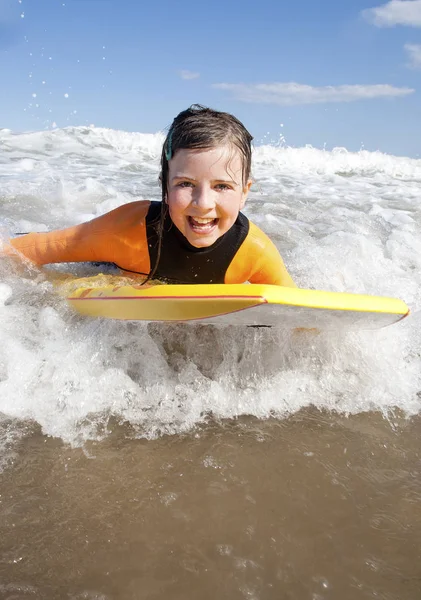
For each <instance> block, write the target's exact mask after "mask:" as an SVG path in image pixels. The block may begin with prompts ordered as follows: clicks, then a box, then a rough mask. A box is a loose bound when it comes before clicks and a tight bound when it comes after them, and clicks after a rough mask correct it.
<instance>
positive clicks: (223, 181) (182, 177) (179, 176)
mask: <svg viewBox="0 0 421 600" xmlns="http://www.w3.org/2000/svg"><path fill="white" fill-rule="evenodd" d="M175 179H188V180H189V181H196V180H195V179H194V177H189V176H188V175H174V177H172V178H171V181H174V180H175ZM212 181H213V182H214V183H231V184H234V185H239V183H237V182H236V181H234V179H213V180H212Z"/></svg>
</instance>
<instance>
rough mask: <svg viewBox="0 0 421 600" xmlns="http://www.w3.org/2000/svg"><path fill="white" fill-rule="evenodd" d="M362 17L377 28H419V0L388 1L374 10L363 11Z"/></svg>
mask: <svg viewBox="0 0 421 600" xmlns="http://www.w3.org/2000/svg"><path fill="white" fill-rule="evenodd" d="M362 15H363V17H364V18H365V19H367V21H370V23H373V24H374V25H377V27H393V26H394V25H409V26H411V27H421V0H390V2H387V3H386V4H382V5H381V6H377V7H376V8H368V9H367V10H363V11H362Z"/></svg>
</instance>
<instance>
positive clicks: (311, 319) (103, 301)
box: [62, 275, 409, 329]
mask: <svg viewBox="0 0 421 600" xmlns="http://www.w3.org/2000/svg"><path fill="white" fill-rule="evenodd" d="M108 279H110V278H108ZM111 279H112V278H111ZM62 290H63V291H64V293H65V295H66V297H67V300H68V302H69V303H70V305H71V306H72V307H73V308H74V309H75V310H76V311H77V312H79V313H81V314H83V315H87V316H90V317H103V318H109V319H124V320H133V321H170V322H184V321H192V322H202V323H214V324H233V325H261V326H268V325H286V326H291V327H320V328H324V329H326V328H335V329H336V328H338V327H341V326H344V327H347V328H358V329H377V328H379V327H384V326H386V325H390V324H392V323H396V322H397V321H400V320H401V319H402V318H404V317H405V316H406V315H408V314H409V309H408V307H407V305H406V304H405V303H404V302H403V301H402V300H399V299H397V298H388V297H383V296H370V295H362V294H350V293H343V292H325V291H320V290H307V289H298V288H288V287H281V286H275V285H260V284H209V285H200V284H199V285H162V284H158V285H150V284H147V285H144V286H142V285H138V284H136V283H133V284H131V285H127V284H126V283H125V282H124V280H122V278H118V281H117V283H116V282H115V281H111V283H108V284H107V277H106V276H104V275H98V276H96V277H90V278H85V279H77V280H73V281H72V282H70V284H69V283H67V284H65V285H64V286H62Z"/></svg>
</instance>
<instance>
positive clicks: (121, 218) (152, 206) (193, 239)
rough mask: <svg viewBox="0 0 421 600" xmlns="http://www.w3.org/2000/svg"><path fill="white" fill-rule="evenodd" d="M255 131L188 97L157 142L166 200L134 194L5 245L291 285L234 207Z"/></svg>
mask: <svg viewBox="0 0 421 600" xmlns="http://www.w3.org/2000/svg"><path fill="white" fill-rule="evenodd" d="M252 139H253V138H252V136H251V135H250V134H249V132H248V131H247V130H246V129H245V127H244V126H243V124H242V123H241V122H240V121H238V119H236V118H235V117H234V116H232V115H230V114H228V113H224V112H219V111H215V110H212V109H210V108H205V107H203V106H200V105H193V106H191V107H190V108H189V109H187V110H185V111H183V112H181V113H180V114H179V115H178V116H177V117H176V118H175V119H174V121H173V123H172V125H171V127H170V130H169V132H168V135H167V137H166V140H165V142H164V145H163V149H162V156H161V177H160V179H161V184H162V202H150V201H147V200H142V201H138V202H131V203H129V204H124V205H123V206H120V207H119V208H116V209H115V210H112V211H111V212H109V213H107V214H105V215H103V216H101V217H98V218H96V219H93V220H92V221H89V222H88V223H83V224H81V225H77V226H75V227H70V228H68V229H64V230H60V231H52V232H50V233H30V234H27V235H24V236H22V237H20V238H14V239H12V240H10V246H11V248H9V252H8V253H9V254H10V253H14V252H15V251H17V252H18V253H20V254H22V255H23V256H24V257H26V258H27V259H29V260H30V261H32V262H34V263H36V264H38V265H43V264H47V263H58V262H60V263H61V262H87V261H99V262H110V263H114V264H115V265H116V266H117V267H119V268H121V269H123V270H124V271H128V272H130V273H137V274H140V275H143V276H145V282H146V281H148V280H150V279H160V280H164V281H167V282H171V283H244V282H246V281H248V282H250V283H268V284H275V285H283V286H290V287H296V286H295V284H294V282H293V280H292V279H291V277H290V275H289V274H288V272H287V270H286V268H285V266H284V263H283V261H282V258H281V257H280V255H279V253H278V251H277V249H276V247H275V245H274V244H273V243H272V242H271V241H270V240H269V238H268V237H267V236H266V235H265V234H264V233H263V232H262V231H261V230H260V229H258V227H256V225H254V224H253V223H252V222H251V221H249V220H248V219H247V218H246V217H245V216H244V215H243V214H242V213H241V212H240V210H241V209H242V208H243V207H244V204H245V201H246V198H247V195H248V192H249V190H250V186H251V183H252V182H251V179H250V170H251V140H252Z"/></svg>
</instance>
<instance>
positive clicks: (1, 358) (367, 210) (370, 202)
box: [0, 127, 421, 600]
mask: <svg viewBox="0 0 421 600" xmlns="http://www.w3.org/2000/svg"><path fill="white" fill-rule="evenodd" d="M162 141H163V136H162V134H160V133H158V134H155V135H149V134H140V133H127V132H120V131H114V130H107V129H98V128H94V127H89V128H88V127H77V128H66V129H57V130H53V131H42V132H33V133H23V134H15V133H13V132H12V131H9V130H5V129H3V130H1V131H0V248H1V243H2V241H4V240H5V239H7V237H8V236H9V235H13V234H15V233H18V232H26V231H47V230H50V229H53V228H61V227H65V226H69V225H73V224H76V223H79V222H82V221H84V220H88V219H90V218H93V217H95V216H98V215H100V214H103V213H104V212H106V211H109V210H111V209H113V208H115V207H116V206H119V205H121V204H123V203H125V202H130V201H133V200H136V199H152V200H156V199H160V188H159V185H158V176H159V155H160V151H161V145H162ZM253 177H254V181H255V183H254V185H253V188H252V192H251V194H250V197H249V200H248V202H247V204H246V208H245V211H244V212H245V214H246V215H247V216H248V217H249V218H250V219H251V220H253V221H254V222H255V223H256V224H257V225H259V226H260V227H261V228H262V229H263V230H264V231H265V232H266V233H268V234H269V235H270V237H271V238H272V239H273V240H274V242H275V243H276V245H277V246H278V248H279V250H280V252H281V254H282V256H283V258H284V261H285V263H286V265H287V267H288V269H289V271H290V273H291V274H292V276H293V278H294V279H295V281H296V282H297V284H298V285H299V286H300V287H308V288H315V289H324V290H332V291H348V292H357V293H369V294H376V295H385V296H396V297H399V298H401V299H403V300H404V301H405V302H406V303H407V304H408V306H409V307H410V309H411V315H410V317H409V318H407V319H405V320H404V321H403V322H401V323H398V324H396V325H393V326H391V327H387V328H385V329H382V330H378V331H374V332H373V331H358V332H355V331H354V332H347V331H345V330H338V331H337V332H322V333H321V334H319V335H316V336H314V335H311V334H310V333H304V334H301V335H297V334H296V333H294V332H291V331H289V330H288V329H287V328H285V327H282V326H280V327H279V328H278V327H275V328H272V329H245V328H240V327H214V326H203V325H178V324H176V325H165V324H157V323H154V324H142V323H124V322H112V321H105V320H104V321H103V320H93V319H86V318H82V317H80V316H78V315H75V314H74V313H72V311H71V310H70V308H69V307H68V306H67V305H66V303H65V301H64V300H63V299H62V298H61V297H60V296H59V295H58V294H57V291H56V289H55V286H54V280H57V278H59V277H60V273H72V274H77V275H85V274H86V275H88V274H92V273H93V272H95V271H94V268H93V267H90V266H89V265H75V264H72V265H56V266H51V267H45V268H43V269H38V268H35V267H33V266H31V265H27V264H22V265H19V264H16V263H15V262H12V261H11V260H9V259H6V258H2V259H0V340H1V344H0V465H1V469H2V474H1V477H2V483H1V498H0V500H1V504H0V514H2V518H1V519H0V522H1V523H0V554H1V556H2V558H1V559H0V597H1V598H3V597H4V598H9V599H12V598H14V599H16V598H77V599H82V598H83V599H91V598H92V599H94V598H95V599H96V598H97V599H104V598H105V599H111V598H112V599H119V600H120V599H121V600H126V599H131V598H133V599H135V598H168V597H171V598H186V597H188V598H195V597H202V598H215V597H219V598H256V599H257V598H259V599H260V598H262V599H266V598H277V599H278V598H295V599H301V598H302V599H307V598H308V599H310V600H321V599H324V598H326V599H329V598H338V597H340V598H343V599H345V600H346V599H347V598H350V599H351V598H382V599H385V600H389V599H392V598H393V599H396V598H400V599H406V598H407V599H410V600H412V599H414V600H415V599H416V598H419V597H420V595H421V570H420V567H419V564H421V563H420V558H421V556H420V549H421V518H420V511H419V506H420V501H421V482H420V470H421V469H420V467H421V457H420V442H419V440H420V436H421V420H420V417H419V414H420V410H421V313H420V307H421V204H420V186H421V160H414V159H409V158H405V157H394V156H389V155H385V154H382V153H380V152H377V153H373V152H366V151H360V152H358V153H351V152H348V151H347V150H346V149H344V148H336V149H334V150H333V151H322V150H318V149H315V148H312V147H306V148H288V147H275V146H270V145H266V146H259V147H256V148H255V149H254V154H253Z"/></svg>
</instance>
